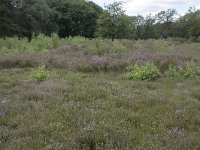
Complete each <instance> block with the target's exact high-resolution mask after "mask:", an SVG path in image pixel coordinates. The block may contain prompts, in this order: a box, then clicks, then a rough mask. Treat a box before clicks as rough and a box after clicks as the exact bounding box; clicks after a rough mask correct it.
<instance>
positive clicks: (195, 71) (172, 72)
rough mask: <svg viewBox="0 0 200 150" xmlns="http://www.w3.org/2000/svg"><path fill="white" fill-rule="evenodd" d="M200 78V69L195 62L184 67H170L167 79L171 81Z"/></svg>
mask: <svg viewBox="0 0 200 150" xmlns="http://www.w3.org/2000/svg"><path fill="white" fill-rule="evenodd" d="M199 76H200V68H199V67H198V66H197V65H195V64H194V63H193V62H189V63H186V64H185V65H183V66H179V67H177V66H175V65H170V66H169V70H168V71H167V77H168V78H170V79H197V78H198V77H199Z"/></svg>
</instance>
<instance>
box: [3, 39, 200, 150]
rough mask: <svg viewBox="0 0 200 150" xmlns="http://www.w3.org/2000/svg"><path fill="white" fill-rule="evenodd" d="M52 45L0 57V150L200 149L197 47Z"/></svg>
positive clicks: (168, 43) (169, 43)
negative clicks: (45, 48)
mask: <svg viewBox="0 0 200 150" xmlns="http://www.w3.org/2000/svg"><path fill="white" fill-rule="evenodd" d="M44 40H45V38H44ZM36 43H37V42H36ZM58 43H59V44H58V45H56V46H55V47H54V46H53V47H51V48H50V49H48V50H42V49H40V50H36V51H32V50H31V51H30V50H29V48H28V47H27V49H24V50H23V51H18V50H15V49H13V50H12V47H11V48H10V50H9V53H7V50H6V51H4V50H2V49H1V53H0V149H8V150H10V149H11V150H12V149H16V150H18V149H20V150H21V149H69V150H80V149H81V150H88V149H91V150H104V149H108V150H111V149H141V150H146V149H183V150H187V149H199V148H200V143H199V141H200V110H199V108H200V94H199V90H200V81H199V76H200V74H199V67H200V49H199V47H200V43H186V42H183V43H182V42H177V41H174V40H172V39H167V40H158V41H157V40H138V41H133V40H114V42H112V41H111V40H109V39H102V38H95V39H87V38H83V37H69V38H65V39H60V38H59V40H58ZM4 52H6V53H4Z"/></svg>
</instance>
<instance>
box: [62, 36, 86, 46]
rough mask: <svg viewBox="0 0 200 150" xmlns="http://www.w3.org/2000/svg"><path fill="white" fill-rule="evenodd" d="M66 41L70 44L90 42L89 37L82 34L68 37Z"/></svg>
mask: <svg viewBox="0 0 200 150" xmlns="http://www.w3.org/2000/svg"><path fill="white" fill-rule="evenodd" d="M66 41H67V42H68V43H70V44H74V45H75V44H85V43H89V42H90V40H89V39H88V38H85V37H82V36H75V37H72V36H70V37H68V38H66Z"/></svg>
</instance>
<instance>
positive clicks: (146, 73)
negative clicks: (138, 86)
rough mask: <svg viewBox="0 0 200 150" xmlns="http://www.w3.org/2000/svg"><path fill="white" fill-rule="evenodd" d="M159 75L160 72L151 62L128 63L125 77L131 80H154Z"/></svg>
mask: <svg viewBox="0 0 200 150" xmlns="http://www.w3.org/2000/svg"><path fill="white" fill-rule="evenodd" d="M159 77H160V72H159V70H158V68H157V66H155V65H154V64H153V63H147V64H145V65H137V64H135V65H130V66H129V67H128V72H127V73H126V78H127V79H131V80H155V79H157V78H159Z"/></svg>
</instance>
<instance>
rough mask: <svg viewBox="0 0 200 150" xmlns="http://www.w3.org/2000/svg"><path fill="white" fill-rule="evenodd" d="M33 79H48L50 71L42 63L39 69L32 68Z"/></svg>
mask: <svg viewBox="0 0 200 150" xmlns="http://www.w3.org/2000/svg"><path fill="white" fill-rule="evenodd" d="M31 79H33V80H35V81H37V82H42V81H45V80H47V79H48V71H47V70H46V66H45V65H44V64H41V65H40V66H39V67H38V68H37V69H32V71H31Z"/></svg>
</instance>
